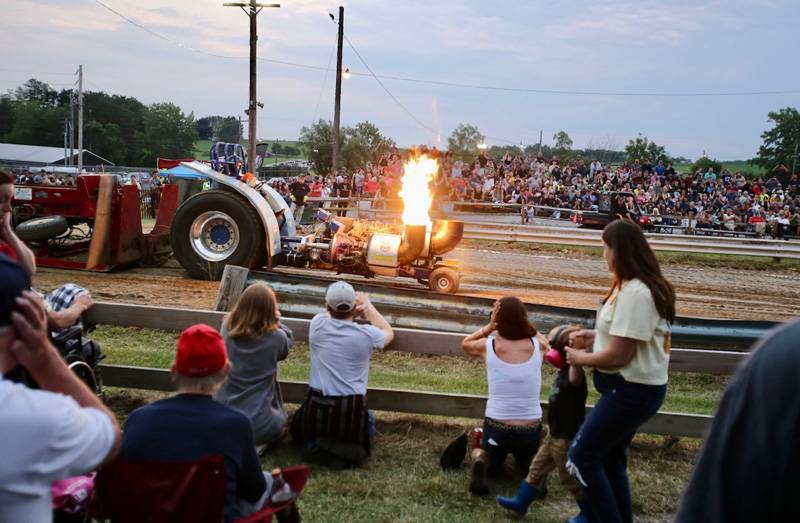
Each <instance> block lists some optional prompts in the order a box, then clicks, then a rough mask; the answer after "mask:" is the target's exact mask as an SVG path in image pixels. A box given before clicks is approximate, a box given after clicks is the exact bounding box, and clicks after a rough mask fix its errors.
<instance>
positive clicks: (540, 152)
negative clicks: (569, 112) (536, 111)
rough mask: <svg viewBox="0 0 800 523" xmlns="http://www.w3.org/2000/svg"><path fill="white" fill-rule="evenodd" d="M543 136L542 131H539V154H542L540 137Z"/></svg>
mask: <svg viewBox="0 0 800 523" xmlns="http://www.w3.org/2000/svg"><path fill="white" fill-rule="evenodd" d="M543 134H544V129H539V154H542V135H543Z"/></svg>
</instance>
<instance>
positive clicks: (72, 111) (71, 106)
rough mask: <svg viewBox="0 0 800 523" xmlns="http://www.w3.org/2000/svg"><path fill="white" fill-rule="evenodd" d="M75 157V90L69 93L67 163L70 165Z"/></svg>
mask: <svg viewBox="0 0 800 523" xmlns="http://www.w3.org/2000/svg"><path fill="white" fill-rule="evenodd" d="M74 159H75V91H70V93H69V163H68V164H67V165H69V166H70V167H72V165H73V164H74V162H73V160H74Z"/></svg>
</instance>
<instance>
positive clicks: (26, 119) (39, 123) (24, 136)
mask: <svg viewBox="0 0 800 523" xmlns="http://www.w3.org/2000/svg"><path fill="white" fill-rule="evenodd" d="M12 110H13V118H12V121H13V125H12V127H11V129H10V130H9V131H8V133H7V134H6V135H5V140H6V141H8V142H10V143H19V144H28V145H44V146H49V147H59V146H63V145H64V117H65V116H66V110H65V108H63V107H53V106H49V105H43V104H41V103H40V102H38V101H35V100H28V101H16V102H14V103H13V105H12Z"/></svg>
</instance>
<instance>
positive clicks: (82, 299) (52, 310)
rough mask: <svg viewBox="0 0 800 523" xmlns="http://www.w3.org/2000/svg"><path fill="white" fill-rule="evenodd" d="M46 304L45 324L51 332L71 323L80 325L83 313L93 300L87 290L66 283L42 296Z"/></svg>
mask: <svg viewBox="0 0 800 523" xmlns="http://www.w3.org/2000/svg"><path fill="white" fill-rule="evenodd" d="M44 302H45V305H47V324H48V326H49V327H50V330H52V331H53V333H58V332H60V331H62V330H64V329H67V328H69V327H71V326H73V325H81V326H82V319H81V317H82V316H83V313H84V312H86V311H87V310H89V309H90V308H91V307H92V305H93V304H94V302H93V301H92V295H91V294H89V291H87V290H86V289H84V288H83V287H80V286H78V285H75V284H74V283H67V284H64V285H62V286H61V287H59V288H57V289H56V290H54V291H53V292H50V293H48V294H46V295H45V296H44Z"/></svg>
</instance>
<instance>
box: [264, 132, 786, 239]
mask: <svg viewBox="0 0 800 523" xmlns="http://www.w3.org/2000/svg"><path fill="white" fill-rule="evenodd" d="M422 152H425V153H427V154H430V155H433V156H434V157H436V158H437V159H438V160H439V171H438V173H437V175H436V176H435V178H434V179H433V181H432V183H431V187H432V190H433V193H434V197H435V199H436V201H438V202H445V201H449V202H464V203H470V202H481V203H495V204H501V203H505V204H518V205H519V206H520V212H521V213H522V214H523V218H524V217H526V216H528V215H532V213H533V210H532V209H533V207H534V206H542V207H550V208H558V209H564V210H566V211H567V212H559V211H555V210H553V209H551V214H552V215H554V216H561V217H568V216H569V212H571V211H577V210H581V211H597V210H598V203H599V199H600V195H601V194H603V193H610V192H625V193H630V195H631V196H630V202H628V204H629V205H630V206H631V207H634V206H635V207H637V208H638V209H640V210H641V212H642V213H643V214H645V215H647V216H649V217H650V219H651V221H652V223H654V224H663V225H672V226H679V227H680V226H682V227H685V228H696V229H720V230H726V231H739V232H753V233H756V234H758V235H763V234H765V233H769V234H772V235H773V236H775V237H784V238H785V237H787V236H789V235H793V236H799V235H800V182H799V181H798V176H797V174H791V173H790V172H789V170H788V169H787V168H786V167H785V166H783V165H779V166H777V167H776V168H775V169H773V170H772V171H770V173H769V175H767V176H763V177H761V176H759V177H755V178H753V177H747V176H745V175H744V174H743V173H742V172H731V171H729V170H728V169H724V168H723V169H722V170H721V171H720V172H716V171H715V170H714V168H713V167H709V168H707V169H698V170H697V171H695V172H680V171H678V170H676V169H675V168H674V166H673V164H671V163H669V162H665V161H664V160H658V161H656V162H652V161H650V160H648V159H645V160H644V161H639V160H634V161H630V162H623V163H622V164H620V165H604V164H603V163H601V162H600V161H598V160H592V161H587V160H584V159H583V158H581V157H576V158H572V159H570V160H568V161H560V160H559V159H558V158H555V157H554V158H549V159H545V158H544V157H543V156H541V155H536V156H532V155H523V154H517V155H513V156H512V154H511V153H506V154H505V155H504V156H503V157H502V158H500V159H493V158H490V157H489V156H488V155H487V154H486V153H485V152H481V153H480V154H479V155H478V156H477V157H476V158H475V159H474V160H473V161H471V162H465V161H463V160H459V159H455V157H454V155H453V154H452V153H451V152H449V151H445V152H441V151H438V150H436V148H435V147H434V148H433V149H430V150H427V149H423V150H422ZM402 164H403V158H402V157H401V156H400V154H399V153H398V152H397V150H396V149H393V150H392V151H391V153H390V154H388V155H385V156H383V157H381V158H380V159H379V160H378V161H377V162H376V163H374V164H368V165H366V166H365V167H363V168H359V169H356V170H354V171H353V172H350V173H348V172H346V171H345V170H342V171H341V172H339V173H335V174H330V175H327V176H322V175H311V177H310V179H309V181H305V180H304V182H303V183H304V185H305V189H303V190H302V192H304V193H305V195H302V196H301V195H299V194H298V189H297V187H296V186H295V187H294V188H293V187H292V185H293V184H290V183H288V182H283V181H281V180H280V179H276V180H275V182H274V183H275V186H276V188H277V189H278V190H279V192H281V194H282V195H283V196H284V198H286V200H287V202H290V203H292V202H295V201H297V200H302V201H303V202H304V201H305V196H307V197H312V198H313V197H318V198H319V197H321V198H330V197H350V196H357V197H363V198H377V199H379V200H380V199H389V198H396V197H397V193H398V191H399V190H400V178H401V176H402Z"/></svg>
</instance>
